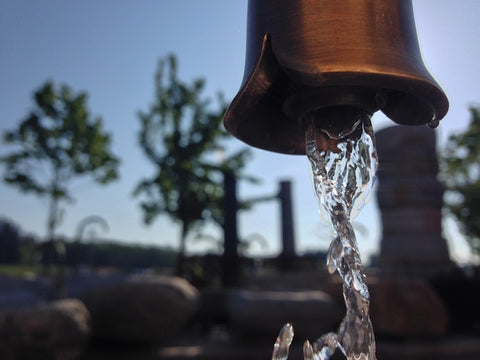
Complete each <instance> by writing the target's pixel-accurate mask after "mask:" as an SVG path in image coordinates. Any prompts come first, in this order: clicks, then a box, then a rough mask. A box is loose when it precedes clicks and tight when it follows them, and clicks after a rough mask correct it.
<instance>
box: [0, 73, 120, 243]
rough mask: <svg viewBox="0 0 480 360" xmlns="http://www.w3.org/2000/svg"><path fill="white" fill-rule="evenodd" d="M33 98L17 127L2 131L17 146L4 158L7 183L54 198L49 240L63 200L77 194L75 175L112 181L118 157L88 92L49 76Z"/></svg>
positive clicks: (116, 174)
mask: <svg viewBox="0 0 480 360" xmlns="http://www.w3.org/2000/svg"><path fill="white" fill-rule="evenodd" d="M33 98H34V102H35V105H34V108H33V110H32V111H31V112H30V113H29V114H28V115H27V116H26V118H25V119H24V120H22V121H21V122H20V124H19V125H18V127H17V128H16V129H14V130H11V131H6V132H5V133H4V134H3V141H4V143H5V144H7V145H10V146H11V147H12V148H13V150H12V151H11V152H10V153H9V154H8V155H6V156H4V157H2V158H0V161H1V163H3V164H4V165H5V174H4V177H3V180H4V181H5V182H6V183H7V184H8V185H12V186H15V187H17V188H19V189H20V190H21V191H22V192H30V193H34V194H36V195H39V196H44V197H47V198H49V201H50V205H49V210H48V219H47V240H49V241H53V240H54V236H55V229H56V227H57V226H58V225H59V223H60V211H59V203H60V202H61V201H65V200H69V201H72V200H73V197H72V191H71V189H70V187H69V185H71V183H72V180H73V179H75V178H77V177H81V176H87V175H89V176H91V177H92V178H93V180H94V181H95V182H97V183H100V184H107V183H109V182H110V181H112V180H114V179H116V178H117V177H118V173H117V168H118V164H119V160H118V159H117V158H116V157H115V156H114V155H112V154H111V152H110V149H109V148H110V141H111V139H110V135H109V134H108V133H106V132H104V131H103V129H102V119H101V118H100V117H95V118H93V117H92V116H91V115H90V112H89V110H88V108H87V95H86V94H85V93H79V94H74V93H73V92H72V90H71V89H70V88H69V87H68V86H66V85H63V86H61V87H60V88H59V89H58V90H56V89H55V88H54V84H53V83H52V82H49V81H48V82H46V83H45V84H44V85H43V86H41V87H40V89H38V90H37V91H36V92H35V93H34V96H33Z"/></svg>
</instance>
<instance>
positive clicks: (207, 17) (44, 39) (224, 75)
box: [0, 0, 480, 350]
mask: <svg viewBox="0 0 480 360" xmlns="http://www.w3.org/2000/svg"><path fill="white" fill-rule="evenodd" d="M413 6H414V13H415V21H416V25H417V32H418V38H419V41H420V46H421V50H422V54H423V57H424V61H425V63H426V64H427V66H428V68H429V70H430V71H431V73H432V74H433V75H434V76H435V77H436V79H437V80H438V82H439V83H440V84H441V85H442V86H443V88H444V89H445V91H446V93H447V96H448V98H449V101H450V110H449V112H448V114H447V116H446V117H445V118H444V120H443V121H442V122H441V124H440V126H439V127H438V128H437V129H435V130H434V131H435V134H436V136H437V141H436V151H437V154H438V158H439V161H440V178H441V179H443V180H442V181H443V183H444V184H445V185H448V179H449V178H451V177H452V176H453V175H452V174H453V173H452V172H450V173H449V172H448V171H454V170H452V168H449V167H448V161H447V160H445V159H446V158H448V156H450V157H452V151H451V146H452V145H451V144H452V143H451V142H450V143H449V138H450V137H451V136H452V135H455V134H460V133H465V132H466V131H467V130H469V126H470V122H471V120H472V118H474V113H473V112H471V111H470V110H469V109H470V108H471V107H474V108H475V106H477V108H478V101H480V99H479V97H480V63H479V60H478V59H480V47H479V46H478V39H479V38H480V23H479V22H478V15H479V14H480V3H479V2H478V1H476V0H462V1H461V2H459V1H456V2H455V1H448V0H435V1H433V0H430V1H428V0H414V1H413ZM246 17H247V1H220V0H208V1H202V2H200V1H194V0H183V1H153V0H145V1H142V2H136V3H134V2H122V3H119V2H114V1H101V2H99V1H91V0H85V1H81V2H74V1H60V0H49V1H43V2H36V1H8V0H0V49H1V51H0V92H1V94H2V96H1V97H0V119H1V121H0V133H2V137H5V136H7V135H5V134H7V133H8V132H9V131H10V132H11V131H14V130H15V129H17V128H18V127H19V125H20V123H21V122H22V121H23V120H25V119H27V118H29V116H30V113H31V111H36V110H35V109H36V107H35V106H36V104H38V101H37V103H36V102H35V99H34V97H35V96H34V94H35V92H38V93H40V90H45V89H46V87H47V89H46V90H45V91H46V92H45V93H44V94H46V93H48V91H47V90H48V84H52V87H51V90H52V89H53V90H52V91H53V92H58V93H60V92H61V90H60V89H61V86H62V85H66V86H67V87H68V88H69V91H70V94H71V95H73V97H75V96H77V95H79V94H81V93H84V94H86V98H85V99H84V100H85V102H84V105H85V107H86V109H88V111H89V114H90V116H91V118H92V119H94V118H98V117H99V118H101V122H100V123H101V132H103V134H108V137H109V140H108V141H106V143H107V146H106V148H108V152H109V154H110V155H111V156H112V158H111V159H110V160H112V159H113V160H112V161H113V163H110V165H111V166H112V169H114V172H115V176H113V173H111V174H110V175H112V176H111V179H110V178H109V179H108V180H107V179H106V178H105V179H103V180H99V177H98V176H96V177H95V176H93V177H92V176H90V175H91V174H92V173H89V172H88V171H86V172H85V173H84V174H83V175H79V176H74V177H73V178H72V180H71V181H70V182H69V185H68V190H69V192H70V195H71V198H72V201H61V202H59V204H58V209H56V211H57V213H58V214H61V221H60V218H55V221H54V222H55V224H54V226H53V227H52V226H51V217H49V209H51V202H50V201H49V197H48V196H46V197H42V196H38V195H39V192H38V191H37V192H35V191H34V192H25V191H22V188H20V189H19V187H18V186H11V185H12V183H7V182H5V181H4V182H2V183H0V217H1V219H2V227H1V230H2V232H3V234H7V235H8V236H7V235H2V236H3V239H7V238H8V239H12V237H13V238H15V236H17V239H19V240H18V242H17V243H21V244H22V247H21V250H19V251H20V252H18V251H17V253H16V254H17V255H15V256H16V263H23V265H26V266H27V265H28V266H32V264H33V265H35V264H40V260H39V257H38V255H37V253H38V252H39V250H38V248H39V245H41V244H42V243H44V242H46V240H48V239H49V238H52V237H53V234H55V239H61V240H62V241H63V242H62V243H63V246H64V247H65V249H66V250H65V249H63V250H60V251H57V253H62V251H66V254H67V255H66V260H64V261H66V262H67V263H68V264H69V265H72V266H73V265H75V264H76V265H79V264H85V263H88V265H96V266H100V265H104V268H103V269H102V271H105V272H108V271H113V272H115V273H116V271H117V270H118V268H120V269H122V271H128V272H132V271H137V272H140V271H145V269H146V268H149V269H151V268H157V270H158V269H161V270H162V271H163V272H165V273H168V274H171V273H173V271H174V270H172V269H173V267H174V266H175V263H176V256H177V252H178V250H179V248H180V246H181V242H180V239H181V238H182V224H184V223H183V222H182V221H183V220H182V221H174V219H175V216H173V217H172V216H168V215H166V214H156V213H155V211H153V213H154V214H155V215H153V217H151V218H149V215H148V214H149V213H148V211H147V210H146V208H145V207H143V208H142V207H141V205H142V200H145V197H146V198H148V196H149V194H150V196H151V193H148V190H145V191H144V192H143V193H142V191H143V190H140V191H139V192H138V191H137V195H135V194H134V193H135V190H136V189H137V190H138V189H139V185H140V184H142V181H144V180H148V179H151V178H152V177H155V176H156V175H157V171H158V166H156V165H155V161H153V162H152V159H151V158H149V154H148V149H147V150H146V148H145V142H146V140H145V139H150V138H151V137H154V135H153V131H152V132H150V135H151V136H150V137H149V135H148V134H149V131H150V130H149V129H148V128H147V127H146V126H145V119H146V118H148V114H149V113H150V111H151V109H152V108H151V106H152V105H155V104H156V102H155V101H156V99H159V98H160V95H159V92H158V84H159V83H158V74H159V73H158V71H159V70H160V69H163V70H164V76H165V78H164V80H165V79H167V78H168V76H167V74H168V71H169V70H171V69H172V68H171V67H170V68H169V64H170V65H171V63H169V59H172V58H175V59H176V76H177V78H178V81H179V82H180V83H182V84H188V86H190V84H192V85H191V86H192V89H193V88H194V84H195V81H196V80H198V79H202V80H203V81H204V86H203V87H201V86H200V85H199V86H200V87H199V88H198V90H199V91H198V96H199V99H201V101H206V100H207V99H209V102H208V103H206V104H205V107H204V110H205V112H206V113H208V116H210V117H211V118H214V117H215V116H216V118H217V120H218V119H219V117H221V114H222V113H223V111H224V110H225V105H227V104H228V103H229V102H230V101H231V100H232V99H233V97H234V96H235V94H236V93H237V91H238V89H239V87H240V84H241V81H242V78H243V69H244V58H245V42H246ZM161 61H163V63H161ZM162 64H163V65H162ZM162 66H163V68H162ZM156 81H157V82H156ZM165 81H167V80H165ZM219 93H221V94H222V99H223V100H222V99H221V100H219V99H218V94H219ZM47 97H48V96H47ZM67 97H68V96H67ZM37 98H38V97H37ZM189 111H192V110H189ZM477 115H478V114H477ZM373 123H374V127H375V129H376V130H381V129H384V128H386V127H388V126H391V125H393V123H392V122H391V121H390V120H389V119H387V118H386V117H384V116H383V115H382V114H380V113H377V114H375V115H374V118H373ZM167 130H168V129H167ZM170 130H171V129H170ZM142 134H143V135H142ZM142 136H143V138H142ZM7 137H8V136H7ZM220 137H221V141H220V142H219V144H221V145H222V147H221V148H216V149H214V150H215V151H212V152H211V153H209V154H208V155H207V159H208V160H209V161H210V162H211V163H212V164H220V165H218V166H219V167H221V166H223V165H225V163H226V162H227V161H226V160H228V159H229V156H233V155H234V154H239V152H242V151H243V150H244V149H245V148H246V145H245V144H243V143H241V142H240V141H239V140H237V139H234V138H233V137H223V135H221V136H220ZM142 140H143V141H144V142H143V144H142ZM162 141H163V140H161V139H160V138H159V140H158V145H159V148H158V149H159V150H158V151H159V153H161V152H162V151H163V150H164V149H163V150H162V146H164V145H162V144H163V143H162ZM449 144H450V145H449ZM449 146H450V148H449ZM449 149H450V150H449ZM15 150H19V147H18V144H17V145H15V144H13V145H11V144H10V146H9V144H8V142H6V141H4V142H2V143H1V145H0V157H1V158H5V157H7V156H8V155H9V154H12V151H15ZM249 152H250V154H249V156H246V157H245V159H243V158H242V162H243V161H244V163H242V165H241V166H239V167H238V168H237V170H238V171H239V172H238V174H240V173H241V174H242V175H244V177H246V178H247V179H246V180H244V179H243V178H242V177H239V179H238V183H237V186H238V188H237V197H238V199H239V201H240V202H242V201H245V202H246V203H245V206H247V205H249V208H248V209H247V210H244V211H241V212H239V214H238V234H239V238H240V239H241V243H242V244H243V247H241V250H240V252H241V254H242V255H244V256H246V257H247V258H249V259H250V260H249V261H251V262H250V263H249V266H250V268H252V269H253V268H255V267H256V266H258V261H260V262H261V261H263V260H265V259H267V260H268V259H270V258H275V257H277V256H278V255H279V254H280V253H281V251H282V242H281V236H282V234H281V220H280V218H281V214H280V211H281V208H280V202H279V201H278V199H277V198H276V196H277V194H278V192H279V190H280V182H281V181H290V182H291V197H292V206H291V207H292V213H293V223H294V227H293V231H294V238H295V248H296V253H297V254H298V255H305V256H308V255H312V256H313V258H314V259H315V261H317V260H319V259H320V260H321V261H322V262H323V261H324V259H325V251H326V250H327V248H328V246H329V244H330V241H331V239H332V232H331V230H330V228H329V226H328V225H326V224H324V223H322V222H321V219H320V217H319V215H318V206H317V203H316V200H315V197H314V194H313V188H312V184H311V179H310V169H309V164H308V161H307V159H306V157H303V156H290V155H282V154H276V153H271V152H267V151H263V150H259V149H254V148H250V149H249ZM232 154H233V155H232ZM406 161H408V159H407V160H406ZM412 161H413V159H412ZM222 164H223V165H222ZM2 165H3V164H2ZM29 166H30V165H29ZM0 170H1V171H2V174H3V176H5V174H6V166H2V168H1V169H0ZM219 170H222V171H223V170H225V168H222V169H219ZM237 170H235V171H237ZM112 171H113V170H112ZM442 171H443V172H442ZM475 171H477V172H478V169H477V170H474V172H475ZM35 176H38V177H43V179H44V180H46V181H48V180H49V176H50V175H48V174H37V175H35ZM215 176H217V177H218V175H214V176H213V177H214V178H215ZM248 178H250V180H255V181H249V179H248ZM253 178H255V179H253ZM97 180H99V181H97ZM110 180H111V181H110ZM13 182H14V181H13ZM102 182H104V183H105V184H101V183H102ZM219 183H220V180H219ZM13 185H15V184H13ZM17 185H18V184H17ZM104 185H105V186H104ZM140 187H141V186H140ZM23 190H25V188H23ZM142 196H145V197H144V198H142ZM447 196H448V194H447ZM151 198H153V199H154V197H152V196H151ZM453 199H454V200H455V199H456V198H455V196H453ZM250 200H251V201H250ZM147 203H148V201H147ZM143 204H144V205H145V202H143ZM443 214H444V216H443V218H442V226H443V238H444V239H445V240H446V242H447V244H448V250H449V254H450V258H451V259H452V260H453V261H454V262H456V263H457V264H459V265H461V266H470V265H477V264H478V248H476V249H475V245H473V247H472V244H475V241H473V242H472V241H469V238H468V236H470V238H472V237H473V238H474V237H475V236H473V235H472V233H470V234H469V233H468V232H467V233H466V232H465V231H464V232H462V231H461V230H460V228H461V226H462V225H460V227H459V223H458V222H457V221H456V217H455V216H454V215H452V214H454V211H448V210H444V212H443ZM157 215H158V216H157ZM202 216H203V217H204V218H205V219H206V220H205V221H200V224H201V225H202V226H201V227H199V228H198V229H200V230H198V229H197V228H195V231H189V232H186V233H185V234H186V237H185V252H186V254H187V255H189V256H191V257H192V259H193V260H192V261H201V260H198V257H199V256H201V255H205V254H209V255H221V254H222V253H223V246H222V245H223V238H224V235H223V230H222V227H221V226H219V222H218V221H215V219H216V218H215V216H216V213H215V211H213V210H212V211H210V212H209V214H206V215H205V214H203V215H202ZM457 218H459V217H458V216H457ZM177 219H178V217H177ZM146 222H147V223H148V224H147V223H146ZM49 223H50V225H49ZM354 226H355V228H356V229H357V237H358V242H359V247H360V251H361V255H362V259H363V261H364V263H366V264H372V265H375V264H377V265H378V253H379V251H380V240H381V237H382V224H381V217H380V212H379V207H378V204H377V198H376V193H374V194H372V198H371V200H370V202H369V203H368V204H367V205H366V206H365V207H364V208H363V210H362V211H361V213H360V215H359V216H358V217H357V218H356V219H355V222H354ZM52 229H53V230H52ZM465 234H467V236H466V235H465ZM468 234H469V235H468ZM80 239H81V240H82V243H83V250H82V251H83V252H82V254H83V255H82V256H83V257H82V260H81V261H80V260H78V259H77V260H75V257H74V255H69V254H74V253H75V250H74V248H75V244H78V243H79V240H80ZM470 240H471V239H470ZM11 243H12V241H7V240H5V242H4V243H3V244H4V245H2V246H4V249H7V246H8V244H11ZM40 247H41V246H40ZM35 249H37V250H35ZM472 249H473V250H472ZM52 256H53V255H52ZM55 256H58V255H55ZM195 259H197V260H195ZM255 259H258V261H257V262H255ZM45 261H46V260H45V256H44V258H43V264H44V265H45ZM52 261H53V260H52ZM55 261H56V262H57V263H58V261H59V260H58V259H56V260H55ZM55 261H53V262H55ZM79 261H80V262H79ZM207 261H208V260H207ZM3 262H4V263H11V262H12V261H11V258H10V259H7V260H5V259H4V261H3ZM14 262H15V261H14ZM107 265H108V266H112V268H115V267H116V268H117V269H116V270H112V269H110V268H107V267H106V266H107ZM28 266H27V267H28ZM309 266H311V269H315V268H316V267H317V266H318V267H321V266H320V265H316V263H314V264H313V265H311V264H310V265H309ZM190 270H191V269H190ZM4 271H5V272H6V273H9V272H12V271H17V270H12V268H11V267H10V268H9V267H6V270H4ZM18 271H19V272H20V273H21V272H22V271H23V270H22V269H20V270H18ZM192 271H193V270H192ZM192 271H191V272H190V277H189V278H188V277H187V278H188V279H189V280H190V281H193V280H195V279H196V280H197V281H200V282H199V283H195V281H193V283H194V285H202V282H201V281H203V280H201V279H202V276H199V277H197V278H195V276H194V275H192ZM211 271H217V270H215V269H214V270H211ZM194 272H195V271H193V273H194ZM199 279H200V280H199ZM292 281H294V280H292ZM472 291H473V290H472ZM477 330H478V329H477ZM0 350H1V349H0Z"/></svg>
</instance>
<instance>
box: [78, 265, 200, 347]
mask: <svg viewBox="0 0 480 360" xmlns="http://www.w3.org/2000/svg"><path fill="white" fill-rule="evenodd" d="M81 298H82V300H83V301H84V302H85V304H86V306H87V308H88V309H89V311H90V313H91V317H92V335H93V336H94V337H96V338H99V339H103V340H109V341H122V342H127V343H132V344H134V343H139V344H140V343H146V344H155V343H159V342H161V341H163V340H164V339H166V338H168V337H170V336H172V335H174V334H176V333H177V332H178V331H179V330H181V329H182V328H183V327H184V326H185V325H186V323H187V322H188V320H189V319H190V318H191V316H192V315H193V314H194V313H196V311H197V309H198V305H199V294H198V291H197V290H196V288H194V287H193V286H192V285H191V284H190V283H189V282H188V281H186V280H184V279H181V278H177V277H167V276H151V275H148V276H132V277H129V278H127V280H126V281H124V282H121V283H116V284H110V285H107V286H105V287H102V288H98V289H94V290H92V291H89V292H87V293H85V294H84V295H82V296H81Z"/></svg>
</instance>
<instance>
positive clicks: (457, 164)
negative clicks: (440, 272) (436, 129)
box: [442, 105, 480, 254]
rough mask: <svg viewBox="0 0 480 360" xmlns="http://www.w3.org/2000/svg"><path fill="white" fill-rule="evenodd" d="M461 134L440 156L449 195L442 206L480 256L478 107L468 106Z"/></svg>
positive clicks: (454, 138) (479, 112) (479, 121)
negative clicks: (468, 113) (466, 125)
mask: <svg viewBox="0 0 480 360" xmlns="http://www.w3.org/2000/svg"><path fill="white" fill-rule="evenodd" d="M470 116H471V119H470V124H469V126H468V128H467V129H466V131H465V132H463V133H460V134H456V135H452V136H450V138H449V139H448V143H447V146H446V149H445V153H444V156H443V160H444V171H443V176H442V177H443V182H444V184H445V187H446V190H447V191H448V194H449V196H447V203H446V207H447V209H448V211H449V212H450V213H451V214H452V215H453V216H454V217H455V219H456V220H457V222H458V224H459V227H460V230H461V231H462V232H463V233H464V234H465V235H466V237H467V241H468V242H469V244H470V247H471V249H472V250H473V251H474V252H476V253H477V254H480V106H478V105H477V106H472V107H470Z"/></svg>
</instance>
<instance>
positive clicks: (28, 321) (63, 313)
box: [0, 299, 90, 360]
mask: <svg viewBox="0 0 480 360" xmlns="http://www.w3.org/2000/svg"><path fill="white" fill-rule="evenodd" d="M89 321H90V315H89V313H88V310H87V308H86V307H85V305H84V304H83V303H82V302H81V301H79V300H77V299H66V300H59V301H54V302H50V303H45V304H41V305H36V306H33V307H25V308H22V309H16V310H10V311H4V312H0V356H1V358H2V359H8V360H10V359H12V360H13V359H15V360H17V359H55V360H62V359H74V358H76V357H77V356H79V355H80V354H81V353H82V351H83V349H84V347H85V345H86V343H87V341H88V338H89V334H90V325H89Z"/></svg>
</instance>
